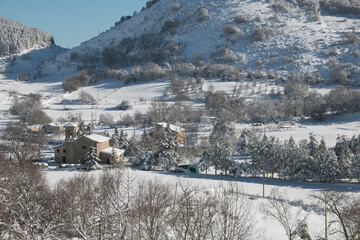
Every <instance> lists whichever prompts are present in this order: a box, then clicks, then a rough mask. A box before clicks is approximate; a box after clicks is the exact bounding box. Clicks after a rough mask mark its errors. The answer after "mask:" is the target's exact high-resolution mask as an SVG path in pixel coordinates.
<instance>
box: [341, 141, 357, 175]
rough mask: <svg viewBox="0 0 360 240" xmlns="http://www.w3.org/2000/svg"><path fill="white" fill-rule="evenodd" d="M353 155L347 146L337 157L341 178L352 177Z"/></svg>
mask: <svg viewBox="0 0 360 240" xmlns="http://www.w3.org/2000/svg"><path fill="white" fill-rule="evenodd" d="M352 158H353V154H352V153H351V150H350V148H349V147H348V146H347V145H345V147H344V148H343V149H342V150H341V152H340V155H338V156H337V159H338V162H339V168H340V172H341V178H348V177H350V176H351V174H350V170H351V169H350V167H351V162H352Z"/></svg>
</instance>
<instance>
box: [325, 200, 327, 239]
mask: <svg viewBox="0 0 360 240" xmlns="http://www.w3.org/2000/svg"><path fill="white" fill-rule="evenodd" d="M327 239H328V229H327V206H326V196H325V240H327Z"/></svg>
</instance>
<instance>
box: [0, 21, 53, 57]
mask: <svg viewBox="0 0 360 240" xmlns="http://www.w3.org/2000/svg"><path fill="white" fill-rule="evenodd" d="M53 44H54V38H53V36H51V35H50V34H49V33H47V32H44V31H41V30H39V29H36V28H30V27H27V26H25V25H23V24H21V23H19V22H16V21H13V20H10V19H7V18H4V17H0V56H6V55H10V54H18V53H22V52H24V51H28V50H33V49H40V48H45V47H49V46H51V45H53Z"/></svg>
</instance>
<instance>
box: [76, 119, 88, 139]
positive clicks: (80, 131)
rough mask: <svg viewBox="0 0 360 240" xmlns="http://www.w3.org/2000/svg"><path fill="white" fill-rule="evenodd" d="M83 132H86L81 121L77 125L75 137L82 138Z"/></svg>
mask: <svg viewBox="0 0 360 240" xmlns="http://www.w3.org/2000/svg"><path fill="white" fill-rule="evenodd" d="M85 132H86V128H85V124H84V122H82V121H81V122H80V124H79V129H78V130H77V132H76V135H77V137H78V138H79V137H81V136H84V135H85Z"/></svg>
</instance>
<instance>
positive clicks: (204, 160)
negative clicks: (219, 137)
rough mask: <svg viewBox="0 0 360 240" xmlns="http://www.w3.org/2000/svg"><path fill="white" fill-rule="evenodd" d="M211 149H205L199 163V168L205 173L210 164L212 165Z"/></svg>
mask: <svg viewBox="0 0 360 240" xmlns="http://www.w3.org/2000/svg"><path fill="white" fill-rule="evenodd" d="M211 151H212V150H211V148H207V149H205V150H204V151H203V153H202V154H201V158H200V161H199V167H200V169H201V171H206V173H207V171H208V170H209V168H210V167H211V163H212V161H213V160H212V156H213V154H212V152H211Z"/></svg>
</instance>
